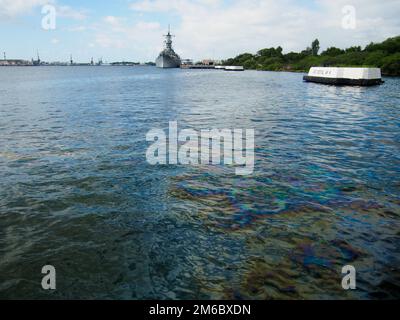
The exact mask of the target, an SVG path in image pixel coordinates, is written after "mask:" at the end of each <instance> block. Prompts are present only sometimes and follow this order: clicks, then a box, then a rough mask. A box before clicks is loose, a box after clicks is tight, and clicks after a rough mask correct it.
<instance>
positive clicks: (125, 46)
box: [0, 0, 400, 62]
mask: <svg viewBox="0 0 400 320" xmlns="http://www.w3.org/2000/svg"><path fill="white" fill-rule="evenodd" d="M46 4H51V5H53V6H54V7H55V8H56V12H57V20H56V22H57V25H56V29H55V30H43V28H42V19H43V17H44V15H43V14H42V13H41V9H42V7H43V6H44V5H46ZM349 4H350V5H352V8H354V18H355V21H356V26H355V27H354V28H350V29H349V28H344V27H343V19H345V18H346V17H345V16H346V13H344V11H343V10H344V8H345V7H346V5H349ZM399 16H400V0H385V1H382V0H379V1H378V0H352V1H350V0H335V1H331V0H297V1H295V0H281V1H275V0H135V1H131V0H114V1H99V0H97V1H94V0H83V1H78V0H0V51H1V52H3V51H6V52H7V57H8V58H22V59H30V58H32V57H34V56H35V55H36V50H39V52H40V55H41V58H42V59H43V60H46V61H66V60H68V59H69V55H70V54H73V56H74V60H76V61H82V62H84V61H89V60H90V59H91V57H94V59H95V60H97V59H98V58H100V57H103V58H104V59H105V60H107V61H117V60H125V61H153V60H154V59H155V58H156V56H157V54H158V52H159V50H161V48H162V44H163V42H162V41H163V39H162V35H163V34H164V33H165V32H166V29H167V28H168V24H171V26H172V30H173V33H175V35H176V38H175V43H174V46H175V49H176V51H177V52H178V53H179V54H180V55H181V56H182V57H183V58H193V59H202V58H216V59H218V58H219V59H221V58H227V57H231V56H235V55H236V54H239V53H242V52H255V51H257V50H258V49H261V48H265V47H271V46H278V45H280V46H282V47H283V48H284V51H285V52H288V51H299V50H302V49H304V48H305V47H306V46H307V45H309V44H310V43H311V41H312V40H313V39H315V38H319V40H320V42H321V45H322V48H326V47H328V46H332V45H335V46H338V47H347V46H351V45H354V44H358V45H366V44H368V43H369V42H371V41H382V40H384V39H385V38H387V37H390V36H396V35H400V19H398V17H399Z"/></svg>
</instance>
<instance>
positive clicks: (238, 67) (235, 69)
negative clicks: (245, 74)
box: [225, 66, 244, 71]
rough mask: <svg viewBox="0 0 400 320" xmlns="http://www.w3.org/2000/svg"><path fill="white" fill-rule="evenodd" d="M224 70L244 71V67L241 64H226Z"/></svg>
mask: <svg viewBox="0 0 400 320" xmlns="http://www.w3.org/2000/svg"><path fill="white" fill-rule="evenodd" d="M225 70H226V71H244V67H242V66H226V67H225Z"/></svg>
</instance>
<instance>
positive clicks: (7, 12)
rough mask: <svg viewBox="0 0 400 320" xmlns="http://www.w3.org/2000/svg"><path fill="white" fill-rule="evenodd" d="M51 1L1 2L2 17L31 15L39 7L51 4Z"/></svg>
mask: <svg viewBox="0 0 400 320" xmlns="http://www.w3.org/2000/svg"><path fill="white" fill-rule="evenodd" d="M51 3H53V1H51V0H50V1H49V0H0V17H1V16H2V17H15V16H18V15H21V14H26V13H29V12H30V11H31V10H32V9H33V8H35V7H37V6H43V5H46V4H51Z"/></svg>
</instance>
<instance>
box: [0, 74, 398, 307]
mask: <svg viewBox="0 0 400 320" xmlns="http://www.w3.org/2000/svg"><path fill="white" fill-rule="evenodd" d="M301 78H302V75H300V74H291V73H270V72H252V71H248V72H244V73H225V72H216V71H193V70H185V71H183V70H157V69H155V68H150V67H148V68H140V67H135V68H127V67H126V68H123V67H122V68H118V67H99V68H86V67H76V68H75V67H71V68H58V67H54V68H53V67H52V68H46V67H43V68H4V69H1V70H0V81H1V83H2V88H1V89H0V97H1V100H0V146H1V148H0V177H1V179H0V216H1V220H0V252H1V260H0V297H2V298H69V299H72V298H114V299H117V298H119V299H144V298H147V299H148V298H159V299H188V298H190V299H193V298H199V299H209V298H233V299H307V298H320V299H327V298H339V299H344V298H363V299H368V298H369V299H376V298H395V297H397V298H398V297H399V295H400V272H399V268H398V266H399V265H400V264H399V262H400V261H399V257H400V256H399V250H400V248H399V244H400V242H399V240H400V234H399V219H400V217H399V215H400V192H399V190H400V180H399V171H400V169H399V168H400V159H399V155H400V152H399V151H400V150H399V148H400V122H399V119H400V117H399V116H400V111H399V108H398V106H399V102H400V91H399V90H398V88H399V84H400V81H399V79H387V82H386V84H385V85H384V86H381V87H374V88H351V87H331V86H321V85H316V84H305V83H303V82H302V81H301ZM169 121H178V123H179V127H180V128H181V129H183V128H193V129H196V130H201V129H211V128H231V129H233V128H254V129H255V130H256V166H255V172H254V174H253V175H251V176H245V177H241V176H235V175H234V171H233V170H231V168H227V167H221V166H215V167H214V166H196V167H182V166H160V167H152V166H149V165H148V164H146V161H145V151H146V148H147V147H148V144H147V143H146V141H145V135H146V133H147V132H148V131H149V130H150V129H153V128H162V129H166V128H167V127H168V122H169ZM45 264H52V265H54V266H55V267H56V268H57V275H58V283H57V291H55V292H52V293H46V292H43V291H42V290H41V289H40V281H41V274H40V270H41V267H42V266H43V265H45ZM346 264H352V265H354V266H355V267H356V268H357V271H358V275H357V280H358V282H357V285H358V290H356V291H351V292H348V291H343V290H342V289H341V285H340V284H341V269H342V267H343V266H344V265H346Z"/></svg>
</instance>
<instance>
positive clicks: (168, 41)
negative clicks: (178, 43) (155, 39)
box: [164, 25, 173, 50]
mask: <svg viewBox="0 0 400 320" xmlns="http://www.w3.org/2000/svg"><path fill="white" fill-rule="evenodd" d="M164 37H165V39H166V40H165V48H166V49H167V50H173V49H172V37H173V35H171V26H170V25H168V34H167V35H165V36H164Z"/></svg>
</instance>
